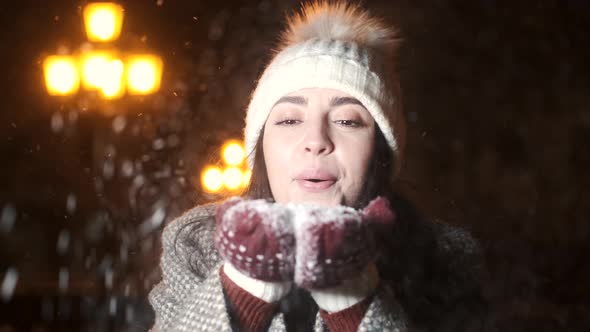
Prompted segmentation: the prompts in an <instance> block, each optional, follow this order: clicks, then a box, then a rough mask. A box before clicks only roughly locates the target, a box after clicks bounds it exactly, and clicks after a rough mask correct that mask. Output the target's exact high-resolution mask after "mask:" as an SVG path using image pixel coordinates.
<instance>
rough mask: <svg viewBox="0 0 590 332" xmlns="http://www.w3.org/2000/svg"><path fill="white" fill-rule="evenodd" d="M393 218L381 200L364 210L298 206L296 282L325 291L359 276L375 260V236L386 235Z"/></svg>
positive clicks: (384, 200)
mask: <svg viewBox="0 0 590 332" xmlns="http://www.w3.org/2000/svg"><path fill="white" fill-rule="evenodd" d="M394 218H395V215H394V213H393V211H392V210H391V208H390V206H389V202H388V201H387V199H385V198H381V197H379V198H376V199H374V200H373V201H371V202H370V203H369V205H368V206H367V207H366V208H365V209H364V210H362V211H358V210H355V209H353V208H350V207H345V206H337V207H330V208H327V207H321V206H297V207H296V208H295V212H294V225H295V229H296V230H295V232H296V245H297V248H296V252H297V257H296V265H295V283H296V284H298V285H299V286H301V287H303V288H307V289H325V288H331V287H335V286H338V285H340V284H341V283H343V282H344V281H346V280H350V279H352V278H354V277H356V276H359V274H360V271H363V270H365V268H366V267H367V266H368V265H369V264H370V263H371V262H373V261H374V260H375V258H376V254H377V248H378V243H377V238H378V235H377V234H376V233H383V232H387V230H388V229H389V228H390V227H392V226H393V221H394Z"/></svg>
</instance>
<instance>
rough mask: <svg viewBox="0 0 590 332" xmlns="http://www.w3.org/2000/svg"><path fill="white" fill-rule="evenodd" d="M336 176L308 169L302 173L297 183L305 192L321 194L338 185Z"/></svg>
mask: <svg viewBox="0 0 590 332" xmlns="http://www.w3.org/2000/svg"><path fill="white" fill-rule="evenodd" d="M336 180H337V178H336V176H335V175H333V174H332V173H330V172H326V171H323V170H318V169H308V170H305V171H303V172H301V173H300V174H299V175H298V176H297V177H296V178H295V181H296V182H297V184H298V185H299V186H300V187H301V188H302V189H303V190H305V191H309V192H319V191H323V190H326V189H329V188H330V187H332V186H333V185H334V183H336Z"/></svg>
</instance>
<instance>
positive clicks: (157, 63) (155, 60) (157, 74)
mask: <svg viewBox="0 0 590 332" xmlns="http://www.w3.org/2000/svg"><path fill="white" fill-rule="evenodd" d="M161 79H162V59H161V58H160V57H158V56H156V55H135V56H131V57H129V59H128V61H127V89H128V91H129V94H133V95H146V94H150V93H154V92H156V91H158V90H159V89H160V81H161Z"/></svg>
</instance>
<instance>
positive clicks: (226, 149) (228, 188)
mask: <svg viewBox="0 0 590 332" xmlns="http://www.w3.org/2000/svg"><path fill="white" fill-rule="evenodd" d="M221 157H222V159H223V162H224V164H226V165H227V167H225V168H223V169H222V168H219V167H216V166H207V167H206V168H205V170H204V171H203V172H202V173H201V184H202V187H203V188H204V189H205V191H206V192H208V193H218V192H221V191H222V190H224V189H225V191H224V192H235V191H237V190H241V189H244V188H246V187H247V186H248V185H249V184H250V177H251V176H252V171H250V170H249V169H242V168H240V166H243V165H244V159H245V158H246V152H245V151H244V147H243V146H242V144H240V143H239V142H238V141H236V140H229V141H227V142H225V144H223V147H222V149H221Z"/></svg>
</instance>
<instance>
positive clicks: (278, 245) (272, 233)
mask: <svg viewBox="0 0 590 332" xmlns="http://www.w3.org/2000/svg"><path fill="white" fill-rule="evenodd" d="M290 219H291V218H290V211H289V210H288V209H287V208H285V206H284V205H280V204H274V203H270V202H267V201H265V200H243V199H241V198H237V197H235V198H231V199H229V200H227V201H226V202H225V203H223V204H221V205H220V206H219V207H218V209H217V212H216V223H217V228H216V236H215V245H216V247H217V250H218V251H219V253H220V255H221V256H222V257H223V258H224V259H225V261H226V262H228V263H230V264H231V265H232V266H233V267H234V268H235V270H237V271H239V272H240V273H241V274H243V275H245V276H247V277H249V278H252V279H256V280H261V281H269V282H282V281H292V280H293V271H294V262H295V237H294V233H293V227H292V223H291V220H290ZM233 275H234V276H235V275H237V274H235V273H234V274H233ZM228 276H230V278H232V275H229V274H228ZM232 279H234V278H232Z"/></svg>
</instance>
